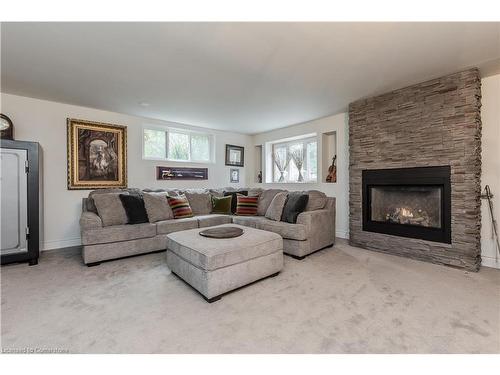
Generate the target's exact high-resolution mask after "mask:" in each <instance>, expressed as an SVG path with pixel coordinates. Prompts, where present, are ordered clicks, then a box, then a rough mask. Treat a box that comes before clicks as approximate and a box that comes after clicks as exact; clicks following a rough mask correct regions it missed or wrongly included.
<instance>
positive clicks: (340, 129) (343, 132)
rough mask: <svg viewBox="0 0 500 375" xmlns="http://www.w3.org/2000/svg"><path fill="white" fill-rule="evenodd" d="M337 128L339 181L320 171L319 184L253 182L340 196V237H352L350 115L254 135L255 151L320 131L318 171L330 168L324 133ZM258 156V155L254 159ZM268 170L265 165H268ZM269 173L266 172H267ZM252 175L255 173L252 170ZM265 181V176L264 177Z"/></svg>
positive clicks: (338, 207)
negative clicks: (326, 180)
mask: <svg viewBox="0 0 500 375" xmlns="http://www.w3.org/2000/svg"><path fill="white" fill-rule="evenodd" d="M332 131H335V132H336V134H337V183H326V182H323V181H324V178H322V177H321V176H322V174H321V173H319V177H318V178H319V179H320V180H323V181H318V182H317V183H285V184H278V183H264V184H258V183H255V182H252V186H261V187H263V188H266V189H268V188H271V187H273V188H281V189H288V190H312V189H315V190H319V191H322V192H324V193H325V194H326V195H328V196H331V197H335V198H336V199H337V203H336V206H337V207H336V208H337V216H336V232H337V233H336V234H337V237H342V238H348V237H349V171H348V168H349V140H348V136H349V132H348V121H347V114H346V113H341V114H338V115H334V116H329V117H324V118H321V119H318V120H314V121H309V122H305V123H302V124H297V125H293V126H289V127H286V128H282V129H278V130H274V131H271V132H267V133H261V134H257V135H254V136H253V144H254V147H253V149H254V151H255V146H258V145H263V146H264V147H263V148H265V144H266V143H267V142H272V141H276V140H279V139H284V138H290V137H294V136H299V135H303V134H310V133H316V134H317V137H318V172H319V171H324V170H327V169H328V165H325V162H324V161H323V158H322V157H321V155H322V154H323V145H322V137H321V134H322V133H327V132H332ZM254 159H255V158H254ZM262 160H263V163H265V158H263V159H262ZM264 169H265V168H264ZM264 172H265V171H264ZM249 175H252V173H250V172H249ZM264 181H266V180H265V176H264Z"/></svg>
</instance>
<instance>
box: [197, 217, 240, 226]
mask: <svg viewBox="0 0 500 375" xmlns="http://www.w3.org/2000/svg"><path fill="white" fill-rule="evenodd" d="M196 219H198V227H199V228H206V227H213V226H215V225H221V224H230V223H231V222H232V220H231V216H229V215H222V214H210V215H201V216H196Z"/></svg>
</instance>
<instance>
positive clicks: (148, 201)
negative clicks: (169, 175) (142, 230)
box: [143, 192, 174, 223]
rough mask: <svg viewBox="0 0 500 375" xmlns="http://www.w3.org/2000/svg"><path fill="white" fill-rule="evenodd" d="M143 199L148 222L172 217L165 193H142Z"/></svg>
mask: <svg viewBox="0 0 500 375" xmlns="http://www.w3.org/2000/svg"><path fill="white" fill-rule="evenodd" d="M143 199H144V206H145V207H146V212H147V214H148V218H149V222H150V223H156V222H157V221H163V220H171V219H173V218H174V213H173V212H172V209H171V208H170V205H169V204H168V200H167V193H165V192H163V193H144V194H143Z"/></svg>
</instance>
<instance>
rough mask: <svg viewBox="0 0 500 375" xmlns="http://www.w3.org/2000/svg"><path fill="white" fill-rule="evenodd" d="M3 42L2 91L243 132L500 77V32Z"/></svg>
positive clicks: (299, 29) (174, 30)
mask: <svg viewBox="0 0 500 375" xmlns="http://www.w3.org/2000/svg"><path fill="white" fill-rule="evenodd" d="M1 41H2V44H1V52H2V55H1V62H2V66H1V73H2V77H1V78H2V81H1V84H2V86H1V89H2V92H7V93H12V94H17V95H24V96H30V97H35V98H41V99H47V100H53V101H58V102H63V103H70V104H76V105H81V106H87V107H93V108H99V109H105V110H110V111H115V112H121V113H127V114H132V115H138V116H145V117H150V118H156V119H162V120H168V121H176V122H181V123H187V124H191V125H198V126H206V127H210V128H215V129H223V130H230V131H237V132H241V133H248V134H254V133H259V132H263V131H268V130H272V129H276V128H280V127H284V126H287V125H291V124H296V123H300V122H304V121H308V120H312V119H316V118H320V117H324V116H327V115H330V114H335V113H339V112H342V111H345V110H346V108H347V105H348V104H349V103H350V102H352V101H354V100H357V99H360V98H362V97H368V96H372V95H375V94H379V93H383V92H386V91H389V90H392V89H396V88H400V87H404V86H407V85H410V84H413V83H417V82H420V81H423V80H427V79H430V78H434V77H438V76H441V75H444V74H448V73H452V72H455V71H459V70H461V69H464V68H467V67H471V66H479V67H480V68H481V69H482V74H483V75H488V74H493V73H498V72H500V23H2V29H1ZM140 102H147V103H149V104H150V105H149V106H147V107H143V106H141V105H140V104H139V103H140Z"/></svg>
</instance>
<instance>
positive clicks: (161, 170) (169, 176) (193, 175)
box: [156, 167, 208, 180]
mask: <svg viewBox="0 0 500 375" xmlns="http://www.w3.org/2000/svg"><path fill="white" fill-rule="evenodd" d="M156 179H157V180H208V168H185V167H156Z"/></svg>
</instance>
